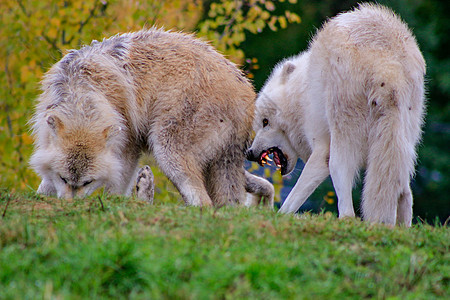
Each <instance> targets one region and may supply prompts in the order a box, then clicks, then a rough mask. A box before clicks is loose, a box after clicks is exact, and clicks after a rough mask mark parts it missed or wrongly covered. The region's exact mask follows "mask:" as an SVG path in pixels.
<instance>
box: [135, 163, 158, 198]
mask: <svg viewBox="0 0 450 300" xmlns="http://www.w3.org/2000/svg"><path fill="white" fill-rule="evenodd" d="M154 195H155V184H154V176H153V173H152V170H151V169H150V167H149V166H144V167H142V168H141V169H140V170H139V172H138V176H137V179H136V197H138V198H139V199H142V200H146V201H148V202H149V203H150V204H153V198H154Z"/></svg>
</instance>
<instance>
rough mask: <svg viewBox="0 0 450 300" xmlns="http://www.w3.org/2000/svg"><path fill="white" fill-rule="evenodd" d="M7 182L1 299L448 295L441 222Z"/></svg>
mask: <svg viewBox="0 0 450 300" xmlns="http://www.w3.org/2000/svg"><path fill="white" fill-rule="evenodd" d="M0 193H1V194H0V299H52V298H53V299H87V298H89V299H94V298H95V299H102V298H105V299H106V298H114V299H120V298H138V299H154V298H157V299H158V298H171V299H173V298H175V299H209V298H211V299H223V298H227V299H244V298H245V299H337V298H354V299H361V298H375V299H385V298H391V297H393V299H434V298H442V299H445V298H447V299H448V297H449V295H450V290H449V278H450V251H449V250H450V249H449V248H450V232H449V229H448V227H444V226H436V227H432V226H429V225H426V224H419V225H415V226H414V227H412V228H410V229H406V228H398V227H397V228H388V227H385V226H381V225H370V224H368V223H365V222H361V221H359V220H354V219H346V220H338V219H337V218H336V217H335V216H334V215H332V214H331V213H325V214H320V215H310V214H305V215H302V216H300V217H296V216H286V215H281V214H277V213H275V212H273V211H269V210H265V209H260V208H252V209H247V208H242V207H223V208H221V209H200V208H194V207H185V206H183V205H181V204H167V203H166V204H156V205H153V206H149V205H147V204H146V203H144V202H140V201H137V200H135V199H128V198H120V197H108V198H107V197H103V198H99V197H91V198H87V199H84V200H81V199H80V200H73V201H64V200H59V199H54V198H44V197H40V196H38V195H36V194H34V193H28V194H10V193H8V192H7V191H4V190H3V191H1V190H0ZM100 200H102V201H100ZM155 202H156V203H158V198H157V197H156V200H155ZM3 214H4V216H3V217H2V215H3Z"/></svg>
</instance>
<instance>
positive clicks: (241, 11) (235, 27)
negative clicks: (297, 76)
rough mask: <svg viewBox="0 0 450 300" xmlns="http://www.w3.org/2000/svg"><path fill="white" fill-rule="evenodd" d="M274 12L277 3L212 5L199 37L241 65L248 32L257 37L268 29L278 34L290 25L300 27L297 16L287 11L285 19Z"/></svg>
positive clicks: (259, 0) (257, 1)
mask: <svg viewBox="0 0 450 300" xmlns="http://www.w3.org/2000/svg"><path fill="white" fill-rule="evenodd" d="M281 2H284V1H281ZM289 2H290V3H296V2H297V1H296V0H290V1H289ZM275 9H276V6H275V1H267V0H249V1H235V0H222V1H218V2H212V3H211V4H210V7H209V10H208V14H207V18H206V19H205V20H203V21H202V22H200V24H199V29H200V30H199V35H204V36H206V37H207V39H208V40H210V41H212V43H213V45H214V46H215V47H216V48H217V49H219V50H221V51H223V52H224V53H226V54H227V55H228V56H229V57H230V58H231V59H232V60H234V61H235V62H240V63H242V62H243V59H244V57H245V54H244V51H243V50H242V49H240V48H239V46H240V45H241V43H242V42H244V41H245V39H246V32H247V31H248V32H250V33H253V34H257V33H261V32H262V31H263V30H264V28H266V27H269V28H270V29H271V30H272V31H277V30H278V26H279V27H281V28H286V27H287V24H288V23H300V17H299V16H298V15H297V14H296V13H293V12H291V11H289V10H285V11H284V12H283V14H282V15H275V14H274V11H275Z"/></svg>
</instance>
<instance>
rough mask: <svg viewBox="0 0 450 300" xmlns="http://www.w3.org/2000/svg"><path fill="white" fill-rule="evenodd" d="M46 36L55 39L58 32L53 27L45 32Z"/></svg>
mask: <svg viewBox="0 0 450 300" xmlns="http://www.w3.org/2000/svg"><path fill="white" fill-rule="evenodd" d="M47 36H48V37H49V38H51V39H55V38H56V37H57V36H58V30H57V29H56V28H55V27H52V28H50V30H49V31H48V32H47Z"/></svg>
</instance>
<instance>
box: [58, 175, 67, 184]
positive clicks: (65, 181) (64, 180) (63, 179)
mask: <svg viewBox="0 0 450 300" xmlns="http://www.w3.org/2000/svg"><path fill="white" fill-rule="evenodd" d="M59 178H61V180H62V181H63V182H64V183H65V184H67V179H65V178H64V177H62V176H61V175H60V176H59Z"/></svg>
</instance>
